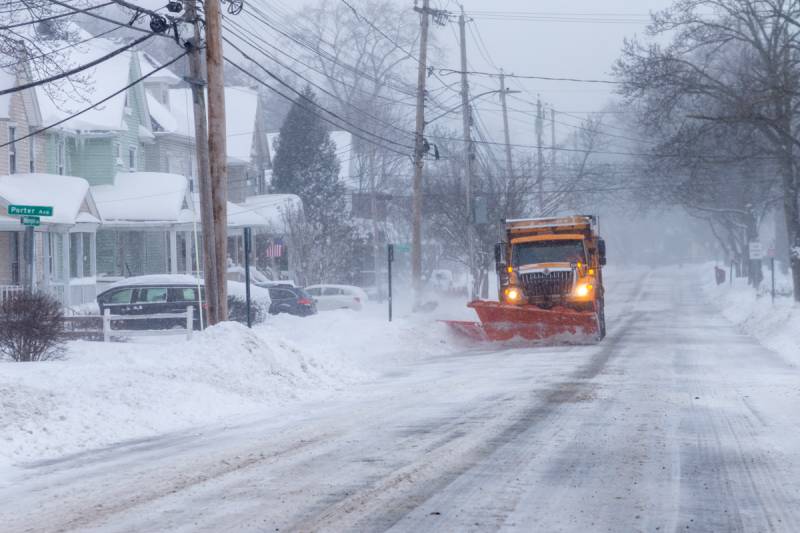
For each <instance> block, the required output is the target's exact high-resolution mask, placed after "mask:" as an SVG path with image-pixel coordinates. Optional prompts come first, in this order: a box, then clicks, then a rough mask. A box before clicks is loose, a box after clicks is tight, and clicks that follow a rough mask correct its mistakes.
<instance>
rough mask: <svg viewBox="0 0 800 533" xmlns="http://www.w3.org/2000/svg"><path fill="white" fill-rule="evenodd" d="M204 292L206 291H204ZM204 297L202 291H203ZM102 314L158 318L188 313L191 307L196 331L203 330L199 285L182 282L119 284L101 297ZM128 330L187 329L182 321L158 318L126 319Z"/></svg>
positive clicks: (98, 299) (102, 293) (98, 302)
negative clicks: (177, 327) (158, 316)
mask: <svg viewBox="0 0 800 533" xmlns="http://www.w3.org/2000/svg"><path fill="white" fill-rule="evenodd" d="M201 291H202V288H201ZM201 295H202V292H201ZM97 304H98V305H99V306H100V313H101V314H102V313H104V312H105V310H106V309H109V310H110V311H111V314H112V315H155V314H178V313H186V308H187V307H190V306H191V307H193V308H194V328H195V329H200V306H199V299H198V297H197V285H193V284H189V283H180V282H177V283H176V282H172V283H170V282H165V283H158V282H154V283H148V284H141V283H131V284H130V285H125V284H120V283H117V284H115V285H114V286H112V287H110V288H109V289H106V290H105V291H103V292H101V293H100V294H99V295H98V296H97ZM122 322H124V327H125V328H127V329H169V328H172V327H176V326H180V327H185V326H186V321H185V320H184V319H181V318H156V319H138V320H126V321H122Z"/></svg>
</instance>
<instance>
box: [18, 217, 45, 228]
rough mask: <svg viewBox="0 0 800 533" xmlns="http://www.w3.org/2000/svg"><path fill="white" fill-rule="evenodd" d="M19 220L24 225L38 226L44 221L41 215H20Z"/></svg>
mask: <svg viewBox="0 0 800 533" xmlns="http://www.w3.org/2000/svg"><path fill="white" fill-rule="evenodd" d="M19 221H20V222H22V225H23V226H38V225H39V224H41V223H42V221H41V219H40V218H39V217H33V216H24V217H20V219H19Z"/></svg>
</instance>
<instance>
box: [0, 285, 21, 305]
mask: <svg viewBox="0 0 800 533" xmlns="http://www.w3.org/2000/svg"><path fill="white" fill-rule="evenodd" d="M23 290H24V289H23V288H22V287H20V286H19V285H0V303H3V302H5V301H6V300H8V299H9V298H11V297H12V296H14V295H15V294H18V293H21V292H22V291H23Z"/></svg>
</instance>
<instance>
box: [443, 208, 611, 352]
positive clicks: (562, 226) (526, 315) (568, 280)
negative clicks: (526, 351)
mask: <svg viewBox="0 0 800 533" xmlns="http://www.w3.org/2000/svg"><path fill="white" fill-rule="evenodd" d="M504 230H505V236H504V241H503V242H501V243H498V244H497V245H496V246H495V262H496V264H497V274H498V289H499V290H498V292H499V294H498V300H499V301H497V302H490V301H483V300H476V301H473V302H470V303H469V304H468V305H469V307H472V308H473V309H475V311H476V313H477V314H478V317H479V318H480V320H481V323H480V324H474V323H469V322H451V323H450V324H451V326H452V327H454V328H455V329H457V330H460V332H461V333H464V334H466V335H468V336H470V337H473V338H481V339H485V340H510V339H513V338H523V339H528V340H554V341H556V342H558V341H559V340H563V341H565V342H569V341H572V340H580V339H592V340H600V339H602V338H603V337H604V336H605V332H606V325H605V312H604V304H603V272H602V267H603V266H604V265H605V264H606V250H605V242H604V241H603V239H601V238H600V236H599V234H598V219H597V217H595V216H584V215H576V216H569V217H561V218H530V219H518V220H506V221H505V228H504Z"/></svg>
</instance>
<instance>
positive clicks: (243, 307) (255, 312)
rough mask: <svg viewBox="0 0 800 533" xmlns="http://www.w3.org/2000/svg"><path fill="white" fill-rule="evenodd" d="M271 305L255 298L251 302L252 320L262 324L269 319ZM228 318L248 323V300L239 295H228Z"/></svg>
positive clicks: (254, 322)
mask: <svg viewBox="0 0 800 533" xmlns="http://www.w3.org/2000/svg"><path fill="white" fill-rule="evenodd" d="M268 313H269V307H268V306H266V305H265V304H264V303H263V302H262V301H260V300H257V299H253V300H251V302H250V320H251V321H252V322H253V324H261V323H262V322H264V320H266V319H267V314H268ZM228 320H233V321H234V322H239V323H241V324H247V301H246V300H245V299H244V298H239V297H238V296H232V295H229V296H228Z"/></svg>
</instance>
